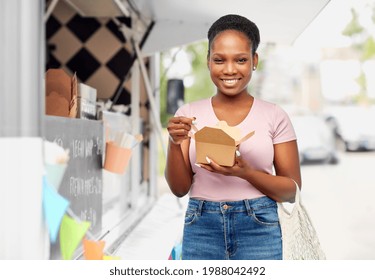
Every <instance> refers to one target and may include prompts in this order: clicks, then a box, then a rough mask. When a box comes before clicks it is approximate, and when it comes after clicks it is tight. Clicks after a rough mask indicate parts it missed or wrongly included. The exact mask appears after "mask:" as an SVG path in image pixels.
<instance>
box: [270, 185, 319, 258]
mask: <svg viewBox="0 0 375 280" xmlns="http://www.w3.org/2000/svg"><path fill="white" fill-rule="evenodd" d="M277 205H278V213H279V221H280V226H281V234H282V240H283V259H284V260H324V259H325V258H326V257H325V254H324V252H323V250H322V248H321V245H320V242H319V239H318V236H317V233H316V231H315V228H314V226H313V224H312V222H311V219H310V217H309V215H308V213H307V211H306V208H305V207H304V206H303V205H302V202H301V194H300V189H299V187H298V185H297V183H296V197H295V202H294V205H293V209H292V210H291V211H288V210H287V209H286V208H285V206H284V205H283V204H282V203H277Z"/></svg>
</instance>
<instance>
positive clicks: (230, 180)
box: [175, 98, 296, 201]
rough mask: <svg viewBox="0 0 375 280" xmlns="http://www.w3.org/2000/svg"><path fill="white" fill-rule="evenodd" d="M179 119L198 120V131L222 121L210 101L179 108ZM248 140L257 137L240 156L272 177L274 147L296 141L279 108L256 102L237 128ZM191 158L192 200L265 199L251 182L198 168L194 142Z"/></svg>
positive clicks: (191, 141)
mask: <svg viewBox="0 0 375 280" xmlns="http://www.w3.org/2000/svg"><path fill="white" fill-rule="evenodd" d="M175 115H176V116H186V117H196V121H197V125H196V126H197V128H198V129H201V128H203V127H205V126H215V125H216V124H217V123H218V122H219V119H218V118H217V117H216V115H215V112H214V109H213V107H212V102H211V98H208V99H203V100H199V101H195V102H192V103H189V104H185V105H183V106H182V107H180V108H179V109H178V110H177V112H176V114H175ZM237 127H239V128H240V129H241V132H242V135H243V136H245V135H246V134H247V133H249V132H251V131H253V130H254V131H255V134H254V135H253V136H252V137H250V138H249V139H248V140H246V141H245V142H243V143H241V144H240V147H239V151H240V153H241V156H242V157H243V158H244V159H245V160H246V161H248V162H249V163H250V164H251V165H252V166H253V167H254V168H255V169H257V170H260V171H264V172H266V173H269V174H273V157H274V149H273V145H274V144H278V143H283V142H288V141H291V140H295V139H296V135H295V132H294V129H293V126H292V124H291V122H290V119H289V117H288V115H287V114H286V112H285V111H284V110H282V109H281V108H280V107H279V106H277V105H275V104H272V103H269V102H266V101H262V100H260V99H256V98H254V102H253V105H252V108H251V110H250V112H249V114H248V115H247V116H246V118H245V119H244V120H243V121H242V122H241V123H240V124H238V125H237ZM189 157H190V164H191V167H192V170H193V172H194V176H193V183H192V186H191V188H190V193H189V195H190V197H193V198H199V199H204V200H209V201H236V200H243V199H252V198H257V197H261V196H264V194H263V193H261V192H260V191H259V190H258V189H256V188H255V187H254V186H253V185H251V184H250V183H249V182H248V181H246V180H244V179H241V178H238V177H235V176H224V175H221V174H216V173H212V172H209V171H207V170H205V169H203V168H200V167H198V166H196V165H195V159H196V151H195V141H194V139H191V140H190V148H189Z"/></svg>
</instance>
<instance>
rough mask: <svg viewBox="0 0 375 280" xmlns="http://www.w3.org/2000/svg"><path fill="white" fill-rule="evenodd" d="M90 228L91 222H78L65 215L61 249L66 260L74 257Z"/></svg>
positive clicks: (61, 233)
mask: <svg viewBox="0 0 375 280" xmlns="http://www.w3.org/2000/svg"><path fill="white" fill-rule="evenodd" d="M89 228H90V222H77V221H76V220H74V219H72V218H70V217H69V216H67V215H64V217H63V219H62V221H61V226H60V250H61V255H62V258H63V259H64V260H71V259H72V256H73V254H74V251H75V250H76V248H77V247H78V245H79V243H80V242H81V240H82V238H83V237H84V235H85V233H86V232H87V230H88V229H89Z"/></svg>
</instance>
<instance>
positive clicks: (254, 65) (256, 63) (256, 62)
mask: <svg viewBox="0 0 375 280" xmlns="http://www.w3.org/2000/svg"><path fill="white" fill-rule="evenodd" d="M253 67H255V68H258V53H255V54H254V55H253Z"/></svg>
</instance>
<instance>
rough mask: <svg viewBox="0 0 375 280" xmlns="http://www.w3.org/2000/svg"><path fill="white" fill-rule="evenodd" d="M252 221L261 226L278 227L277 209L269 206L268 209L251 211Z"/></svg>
mask: <svg viewBox="0 0 375 280" xmlns="http://www.w3.org/2000/svg"><path fill="white" fill-rule="evenodd" d="M251 216H252V217H253V218H254V220H255V221H256V222H257V223H258V224H261V225H265V226H278V225H279V217H278V215H277V207H276V206H275V205H270V206H269V207H262V208H257V209H253V213H252V215H251Z"/></svg>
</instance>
